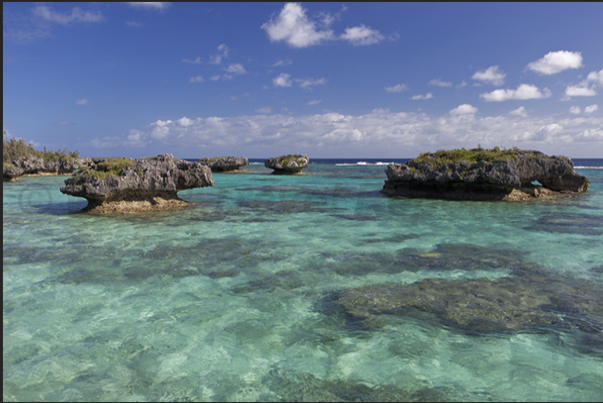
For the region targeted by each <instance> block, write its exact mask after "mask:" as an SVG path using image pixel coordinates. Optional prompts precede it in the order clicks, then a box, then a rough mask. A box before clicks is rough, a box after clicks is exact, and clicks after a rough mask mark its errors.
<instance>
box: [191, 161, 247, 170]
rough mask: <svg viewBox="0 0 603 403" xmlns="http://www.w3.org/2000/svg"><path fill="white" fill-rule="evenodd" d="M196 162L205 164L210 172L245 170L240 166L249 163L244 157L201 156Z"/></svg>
mask: <svg viewBox="0 0 603 403" xmlns="http://www.w3.org/2000/svg"><path fill="white" fill-rule="evenodd" d="M197 162H198V163H199V164H201V165H207V166H208V167H209V168H210V169H211V171H212V172H245V171H244V170H242V169H240V168H241V167H242V166H245V165H249V160H248V159H247V158H245V157H214V158H202V159H200V160H199V161H197Z"/></svg>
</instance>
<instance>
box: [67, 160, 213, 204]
mask: <svg viewBox="0 0 603 403" xmlns="http://www.w3.org/2000/svg"><path fill="white" fill-rule="evenodd" d="M213 185H214V180H213V178H212V176H211V170H210V169H209V167H207V166H204V165H201V164H199V163H197V162H188V161H184V160H181V159H178V158H174V157H173V156H172V154H162V155H158V156H156V157H146V158H139V159H137V160H133V159H129V158H113V159H106V160H102V161H101V160H99V162H98V163H97V164H96V165H93V166H91V167H88V168H86V169H83V170H81V171H79V172H76V173H75V174H73V175H72V176H71V177H70V178H69V179H66V180H65V186H64V187H61V192H62V193H64V194H67V195H71V196H77V197H83V198H85V199H86V200H87V201H88V206H86V208H85V209H84V211H87V212H89V213H95V214H105V213H113V212H134V211H149V210H165V209H171V208H176V207H181V206H186V205H188V204H190V203H188V202H186V201H184V200H182V199H180V198H179V197H178V195H177V192H178V191H180V190H186V189H193V188H199V187H206V186H213Z"/></svg>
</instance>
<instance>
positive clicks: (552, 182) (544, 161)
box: [382, 147, 590, 201]
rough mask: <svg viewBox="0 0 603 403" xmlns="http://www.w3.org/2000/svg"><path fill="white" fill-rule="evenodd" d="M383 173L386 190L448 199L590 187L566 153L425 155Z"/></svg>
mask: <svg viewBox="0 0 603 403" xmlns="http://www.w3.org/2000/svg"><path fill="white" fill-rule="evenodd" d="M385 173H386V174H387V178H388V179H387V180H386V181H385V185H384V186H383V190H382V192H383V193H385V194H388V195H394V196H404V197H420V198H438V199H452V200H509V201H518V200H528V199H538V198H547V197H549V196H551V195H554V194H556V193H557V192H562V193H575V192H584V191H586V190H587V189H588V186H589V185H590V182H589V180H588V179H587V178H586V177H585V176H583V175H580V174H578V173H576V172H575V171H574V163H573V162H572V160H571V159H570V158H568V157H564V156H548V155H545V154H543V153H542V152H540V151H525V150H519V149H512V150H500V149H499V148H498V147H495V148H494V149H492V150H484V149H482V148H475V149H472V150H465V149H462V150H448V151H438V152H436V153H425V154H421V155H420V156H419V157H418V158H415V159H414V160H411V161H408V162H406V163H404V164H390V165H388V167H387V170H386V171H385ZM534 181H538V182H539V183H540V184H542V186H535V185H533V184H532V182H534Z"/></svg>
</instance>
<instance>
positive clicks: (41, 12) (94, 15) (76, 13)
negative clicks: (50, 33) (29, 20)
mask: <svg viewBox="0 0 603 403" xmlns="http://www.w3.org/2000/svg"><path fill="white" fill-rule="evenodd" d="M32 13H33V14H34V15H35V16H37V17H40V18H42V19H44V20H46V21H48V22H53V23H56V24H61V25H67V24H70V23H72V22H103V21H105V17H103V15H102V13H101V12H100V11H96V12H95V11H83V10H82V9H81V8H79V7H74V8H73V9H72V10H71V12H66V13H61V12H58V11H54V10H53V9H51V8H50V7H48V6H44V5H39V6H36V7H35V8H34V9H33V10H32Z"/></svg>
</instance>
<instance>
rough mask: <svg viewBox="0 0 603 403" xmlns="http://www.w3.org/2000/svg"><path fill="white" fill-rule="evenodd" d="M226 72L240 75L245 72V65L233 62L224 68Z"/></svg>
mask: <svg viewBox="0 0 603 403" xmlns="http://www.w3.org/2000/svg"><path fill="white" fill-rule="evenodd" d="M226 72H228V73H232V74H235V75H241V74H245V73H246V71H245V67H243V65H242V64H240V63H233V64H231V65H230V66H228V68H226Z"/></svg>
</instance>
